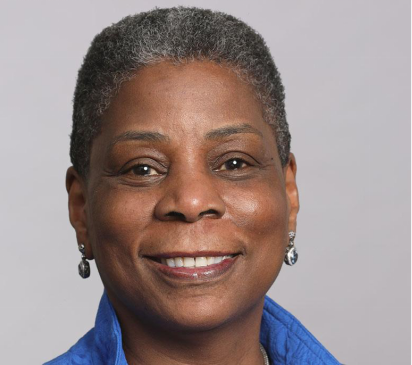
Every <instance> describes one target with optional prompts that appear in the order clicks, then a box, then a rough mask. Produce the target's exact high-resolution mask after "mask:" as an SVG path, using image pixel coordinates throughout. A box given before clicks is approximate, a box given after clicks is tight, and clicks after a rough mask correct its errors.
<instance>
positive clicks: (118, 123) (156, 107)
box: [103, 61, 268, 135]
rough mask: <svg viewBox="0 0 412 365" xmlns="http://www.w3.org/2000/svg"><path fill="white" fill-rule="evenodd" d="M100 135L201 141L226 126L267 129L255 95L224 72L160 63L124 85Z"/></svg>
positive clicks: (206, 65) (204, 65)
mask: <svg viewBox="0 0 412 365" xmlns="http://www.w3.org/2000/svg"><path fill="white" fill-rule="evenodd" d="M103 123H104V129H106V130H107V129H110V130H111V133H110V134H112V133H116V134H117V133H121V132H125V131H128V130H130V129H131V128H132V129H145V130H156V131H157V132H160V133H164V134H169V133H171V132H176V133H177V132H179V131H180V132H181V133H183V132H184V133H185V134H187V133H191V134H199V135H204V134H206V133H207V132H208V131H209V130H210V129H214V128H218V127H222V126H224V125H225V124H244V123H247V124H252V125H253V126H254V127H258V128H260V129H262V128H263V129H266V128H267V127H268V125H267V124H266V123H265V122H264V120H263V115H262V108H261V104H260V102H259V101H257V100H256V97H255V94H254V92H253V89H252V88H251V87H250V86H249V85H248V84H246V83H245V82H243V81H241V80H240V79H239V78H238V77H237V76H236V74H235V73H234V72H233V71H231V70H230V69H228V68H227V67H224V66H221V65H217V64H215V63H212V62H208V61H195V62H190V63H186V64H181V65H173V64H171V63H169V62H162V63H159V64H157V65H154V66H150V67H145V68H143V69H141V70H139V71H138V73H137V74H136V75H135V77H134V78H133V79H131V80H130V81H127V82H125V83H124V84H123V85H122V86H121V88H120V91H119V93H118V94H117V95H116V97H115V98H114V99H113V101H112V103H111V105H110V107H109V109H108V110H107V111H106V112H105V114H104V116H103Z"/></svg>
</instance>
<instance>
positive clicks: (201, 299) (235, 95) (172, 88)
mask: <svg viewBox="0 0 412 365" xmlns="http://www.w3.org/2000/svg"><path fill="white" fill-rule="evenodd" d="M291 157H292V160H291V163H290V164H289V165H288V166H287V167H285V168H283V169H282V166H281V163H280V160H279V156H278V152H277V147H276V141H275V138H274V135H273V132H272V129H271V128H270V127H269V125H268V124H267V123H266V122H265V121H264V120H263V118H262V111H261V106H260V104H259V102H258V101H257V100H256V99H255V97H254V94H253V92H252V90H251V89H250V87H249V86H247V85H246V84H245V83H243V82H241V81H240V80H239V79H238V78H237V77H236V76H235V75H234V74H233V73H232V72H231V71H229V70H228V69H226V68H224V67H220V66H217V65H215V64H213V63H210V62H193V63H189V64H186V65H180V66H175V65H172V64H169V63H166V62H164V63H160V64H158V65H156V66H151V67H148V68H145V69H142V70H140V71H139V73H138V76H137V77H135V78H134V79H132V80H131V81H129V82H126V83H124V84H123V85H122V87H121V89H120V92H119V93H118V95H117V96H116V97H115V98H114V99H113V101H112V103H111V105H110V108H109V109H108V110H107V111H106V112H105V114H104V116H103V127H102V131H101V133H100V134H99V136H98V137H97V138H96V139H95V140H94V142H93V147H92V152H91V163H90V175H89V178H88V181H87V183H83V182H82V181H81V179H80V178H79V177H78V176H77V174H76V173H75V172H74V170H73V169H69V173H68V184H67V186H68V190H69V194H70V195H71V203H70V216H71V221H72V224H73V225H74V226H75V228H76V231H77V237H78V240H79V243H85V245H86V247H87V256H88V258H95V260H96V263H97V266H98V269H99V272H100V275H101V278H102V280H103V283H104V286H105V288H106V289H107V292H108V294H109V297H110V298H111V300H112V302H113V303H114V306H115V308H116V310H117V311H123V310H124V311H128V312H130V313H133V314H134V315H137V316H138V318H141V319H142V320H145V321H153V323H158V324H161V325H163V326H170V327H171V328H204V329H206V328H214V327H216V326H219V325H220V324H223V323H225V322H227V321H230V320H231V319H234V318H236V316H239V315H241V314H242V313H246V312H247V311H248V310H251V309H252V308H255V307H257V306H259V305H261V304H262V301H263V296H264V294H265V293H266V292H267V291H268V289H269V288H270V286H271V285H272V283H273V281H274V280H275V279H276V277H277V275H278V273H279V271H280V268H281V266H282V262H283V258H284V252H285V248H286V246H287V244H288V231H289V230H290V229H294V228H295V220H296V214H297V210H298V198H297V190H296V185H295V179H294V177H295V171H296V165H295V164H294V159H293V156H291ZM76 192H77V193H76ZM76 194H77V195H76ZM76 196H77V198H76ZM224 255H234V257H233V258H229V259H226V260H224V261H222V262H220V263H214V262H215V261H216V262H217V261H219V259H216V257H218V256H224ZM181 257H183V258H184V259H183V260H181V259H180V258H181ZM194 257H196V258H195V265H196V263H197V264H199V265H205V264H208V263H209V265H208V266H202V267H198V268H184V267H183V268H173V267H171V268H169V267H168V266H167V263H166V264H165V262H164V260H162V259H167V258H168V259H171V258H172V259H173V260H172V261H173V262H172V263H171V264H173V263H174V264H175V265H180V264H182V261H183V264H186V265H191V264H193V258H194ZM198 257H199V259H198ZM201 257H206V259H203V258H201ZM207 257H209V259H208V258H207ZM210 257H213V258H210ZM162 261H163V263H162ZM170 262H171V261H170V260H169V263H170ZM212 263H213V264H212Z"/></svg>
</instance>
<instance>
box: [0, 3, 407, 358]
mask: <svg viewBox="0 0 412 365" xmlns="http://www.w3.org/2000/svg"><path fill="white" fill-rule="evenodd" d="M155 5H156V6H159V7H167V6H173V5H195V6H201V7H207V8H212V9H215V10H222V11H225V12H228V13H230V14H233V15H235V16H238V17H240V18H241V19H243V20H244V21H246V22H247V23H248V24H250V25H251V26H252V27H254V28H255V29H256V30H258V31H259V32H260V33H261V34H262V35H263V36H264V38H265V39H266V41H267V43H268V45H269V46H270V48H271V50H272V53H273V55H274V58H275V61H276V63H277V65H278V67H279V69H280V71H281V74H282V77H283V81H284V83H285V86H286V93H287V100H286V104H287V105H286V106H287V112H288V120H289V123H290V128H291V132H292V136H293V144H292V149H293V152H294V153H295V154H296V157H297V161H298V176H297V177H298V184H299V188H300V197H301V211H300V213H299V217H298V229H297V238H296V245H297V247H298V249H299V253H300V259H299V262H298V264H297V265H296V266H294V267H291V268H290V267H284V268H283V269H282V271H281V273H280V276H279V278H278V280H277V281H276V283H275V284H274V285H273V287H272V288H271V290H270V292H269V295H270V296H271V297H272V298H274V299H275V300H276V301H277V302H278V303H280V304H281V305H282V306H284V307H285V308H287V309H288V310H289V311H291V312H292V313H293V314H294V315H295V316H296V317H297V318H299V319H300V320H301V321H302V322H303V323H304V325H305V326H307V327H308V329H309V330H310V331H311V332H312V333H313V334H314V335H315V336H316V337H317V338H318V339H319V340H320V341H321V342H322V343H323V344H324V345H325V346H326V348H328V349H329V350H330V351H331V352H332V353H333V354H334V355H335V356H336V357H337V358H338V359H339V360H340V361H341V362H344V363H346V364H397V365H398V364H410V343H411V342H410V341H411V339H410V323H411V318H410V298H411V296H410V257H411V253H410V228H409V227H410V226H409V224H410V210H409V204H410V98H411V95H410V80H411V76H410V54H411V53H410V14H411V13H410V2H409V1H407V0H405V1H401V0H390V1H389V0H388V1H377V0H373V1H372V0H371V1H359V0H357V1H354V0H350V1H348V0H341V1H331V0H311V1H308V0H306V1H291V0H287V1H286V0H284V1H273V0H272V1H257V0H254V1H248V2H246V1H244V2H240V1H222V0H219V1H215V0H209V1H179V2H175V1H166V0H162V1H160V0H159V1H157V2H153V1H150V2H149V1H102V0H100V1H73V0H72V1H65V2H62V1H49V2H46V1H29V0H26V1H13V2H12V1H10V2H7V1H2V2H1V3H0V45H1V48H0V49H1V51H0V52H1V53H0V73H1V78H0V80H1V88H0V121H1V143H0V171H1V180H0V188H1V189H0V194H1V195H0V199H1V200H0V201H1V204H0V221H1V237H2V239H1V265H0V292H1V314H0V315H1V318H0V323H1V325H0V343H1V346H0V348H1V351H0V363H2V364H39V363H42V362H43V361H46V360H49V359H51V358H53V357H55V356H57V355H59V354H61V353H62V352H64V351H66V350H67V349H68V348H69V347H70V346H71V345H72V344H74V343H75V341H77V339H79V338H80V337H81V336H82V335H83V334H84V333H85V332H86V331H87V330H88V329H90V328H91V327H92V326H93V323H94V317H95V313H96V310H97V306H98V302H99V299H100V296H101V294H102V285H101V283H100V279H99V277H98V275H97V272H96V269H95V266H94V263H93V265H92V276H91V278H90V279H89V280H82V279H80V278H79V276H78V274H77V264H78V262H79V260H80V255H79V253H78V252H77V247H76V239H75V234H74V231H73V229H72V228H71V226H70V224H69V220H68V214H67V195H66V191H65V185H64V179H65V172H66V169H67V167H68V166H69V156H68V148H69V137H68V135H69V133H70V127H71V111H72V110H71V108H72V103H71V99H72V93H73V90H74V86H75V79H76V74H77V70H78V68H79V67H80V64H81V62H82V58H83V56H84V54H85V53H86V50H87V48H88V46H89V44H90V42H91V40H92V38H93V37H94V35H95V34H97V33H98V32H99V31H100V30H101V29H102V28H103V27H105V26H107V25H109V24H111V23H113V22H116V21H118V20H119V19H120V18H122V17H123V16H126V15H128V14H133V13H136V12H140V11H144V10H149V9H152V8H153V7H154V6H155Z"/></svg>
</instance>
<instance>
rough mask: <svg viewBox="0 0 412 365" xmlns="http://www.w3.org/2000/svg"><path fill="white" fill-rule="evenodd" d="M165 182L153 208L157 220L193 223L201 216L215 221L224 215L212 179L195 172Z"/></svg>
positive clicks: (223, 208) (204, 173) (170, 177)
mask: <svg viewBox="0 0 412 365" xmlns="http://www.w3.org/2000/svg"><path fill="white" fill-rule="evenodd" d="M167 179H170V180H169V181H168V182H167V183H166V184H165V193H164V195H163V196H162V198H161V199H160V200H159V202H158V203H157V205H156V208H155V216H156V217H157V218H158V219H160V220H163V221H171V220H180V221H184V222H188V223H194V222H196V221H198V220H200V219H202V218H204V217H209V218H214V219H216V218H221V217H222V216H223V215H224V214H225V210H226V208H225V204H224V201H223V200H222V198H221V197H220V195H219V193H218V191H217V189H216V184H214V183H213V176H208V174H207V173H206V172H199V173H190V174H187V173H186V174H183V175H182V176H180V177H176V178H173V177H172V176H168V177H167Z"/></svg>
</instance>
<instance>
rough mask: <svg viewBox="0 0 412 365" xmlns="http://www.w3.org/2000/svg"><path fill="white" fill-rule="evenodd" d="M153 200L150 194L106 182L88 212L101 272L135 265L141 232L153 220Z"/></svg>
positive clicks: (96, 258) (95, 255)
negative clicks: (115, 186) (113, 185)
mask: <svg viewBox="0 0 412 365" xmlns="http://www.w3.org/2000/svg"><path fill="white" fill-rule="evenodd" d="M153 204H154V199H153V197H151V195H150V194H137V193H136V192H132V191H130V190H128V189H122V188H112V187H110V186H105V187H103V188H100V189H99V190H98V191H97V192H96V193H95V195H94V197H93V200H92V202H91V207H90V211H89V212H88V213H89V214H88V218H89V234H90V240H91V245H92V247H93V254H94V257H95V260H96V264H97V265H98V267H99V269H100V268H102V270H100V271H101V272H112V273H113V274H116V273H119V272H121V271H125V270H127V269H128V268H131V267H132V266H134V265H135V263H136V260H137V251H138V248H139V247H136V245H138V242H139V232H142V231H144V230H145V227H147V225H149V224H150V220H151V219H152V214H153ZM120 263H121V265H122V266H121V267H120ZM129 266H130V267H129ZM103 267H104V268H103Z"/></svg>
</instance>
